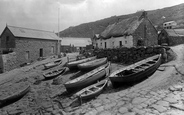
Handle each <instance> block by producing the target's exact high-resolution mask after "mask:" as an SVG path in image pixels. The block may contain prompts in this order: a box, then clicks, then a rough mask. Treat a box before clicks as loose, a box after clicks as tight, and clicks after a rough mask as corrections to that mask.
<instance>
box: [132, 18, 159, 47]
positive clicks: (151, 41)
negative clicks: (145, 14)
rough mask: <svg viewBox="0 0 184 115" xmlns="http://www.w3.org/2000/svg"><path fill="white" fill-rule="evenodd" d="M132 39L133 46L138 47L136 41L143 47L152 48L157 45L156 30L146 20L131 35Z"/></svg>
mask: <svg viewBox="0 0 184 115" xmlns="http://www.w3.org/2000/svg"><path fill="white" fill-rule="evenodd" d="M133 38H134V41H133V42H134V46H138V40H139V41H142V42H143V45H144V46H154V45H157V44H158V40H157V38H158V34H157V30H156V29H155V28H154V26H153V25H152V23H151V22H150V21H149V20H148V19H146V18H145V19H144V20H143V22H142V23H141V24H140V25H139V27H138V28H137V29H136V30H135V32H134V33H133Z"/></svg>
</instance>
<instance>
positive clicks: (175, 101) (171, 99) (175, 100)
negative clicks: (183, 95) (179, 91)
mask: <svg viewBox="0 0 184 115" xmlns="http://www.w3.org/2000/svg"><path fill="white" fill-rule="evenodd" d="M164 100H165V101H167V102H169V103H171V104H173V103H177V102H178V101H177V99H175V98H171V97H166V98H164Z"/></svg>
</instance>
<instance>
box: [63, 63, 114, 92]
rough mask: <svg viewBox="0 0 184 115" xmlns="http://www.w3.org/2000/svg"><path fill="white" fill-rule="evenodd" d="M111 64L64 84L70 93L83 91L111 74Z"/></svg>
mask: <svg viewBox="0 0 184 115" xmlns="http://www.w3.org/2000/svg"><path fill="white" fill-rule="evenodd" d="M110 65H111V64H110V62H109V63H106V64H104V65H102V66H100V67H98V68H96V69H94V70H92V71H90V72H88V73H85V74H83V75H81V76H80V77H77V78H75V79H73V80H70V81H68V82H66V83H65V84H64V86H65V88H66V89H67V91H68V92H72V91H75V90H77V89H82V88H84V87H86V86H89V85H91V84H93V83H95V82H96V81H97V80H99V79H102V78H103V77H105V76H106V75H107V74H109V72H110Z"/></svg>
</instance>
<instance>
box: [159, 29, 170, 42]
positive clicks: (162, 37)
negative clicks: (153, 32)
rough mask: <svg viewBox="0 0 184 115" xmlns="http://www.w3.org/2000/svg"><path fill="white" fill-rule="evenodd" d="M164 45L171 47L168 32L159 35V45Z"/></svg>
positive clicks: (163, 31)
mask: <svg viewBox="0 0 184 115" xmlns="http://www.w3.org/2000/svg"><path fill="white" fill-rule="evenodd" d="M164 43H166V44H168V45H170V44H169V38H168V34H167V32H166V31H165V30H162V31H161V32H160V34H159V35H158V44H159V45H162V44H164Z"/></svg>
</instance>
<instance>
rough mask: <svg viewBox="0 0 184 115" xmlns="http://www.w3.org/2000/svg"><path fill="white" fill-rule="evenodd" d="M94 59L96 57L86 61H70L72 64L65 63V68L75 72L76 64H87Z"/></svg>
mask: <svg viewBox="0 0 184 115" xmlns="http://www.w3.org/2000/svg"><path fill="white" fill-rule="evenodd" d="M94 59H96V56H94V57H90V58H86V59H81V60H77V61H72V62H69V63H67V67H68V68H69V69H70V70H75V69H78V64H81V63H85V62H88V61H91V60H94Z"/></svg>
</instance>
